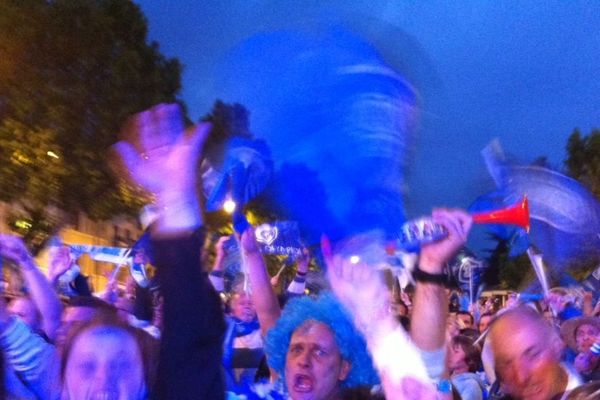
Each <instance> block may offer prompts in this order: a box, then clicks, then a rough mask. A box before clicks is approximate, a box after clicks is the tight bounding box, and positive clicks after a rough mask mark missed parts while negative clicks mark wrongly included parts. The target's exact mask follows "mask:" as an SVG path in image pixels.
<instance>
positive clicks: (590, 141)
mask: <svg viewBox="0 0 600 400" xmlns="http://www.w3.org/2000/svg"><path fill="white" fill-rule="evenodd" d="M565 165H566V167H567V170H568V172H569V174H570V175H571V176H572V177H573V178H575V179H577V180H578V181H580V182H581V183H583V184H584V185H586V186H587V187H588V188H589V189H590V190H591V191H592V192H593V193H594V195H595V196H596V197H597V198H598V199H600V130H599V129H592V131H591V133H590V134H589V135H587V136H582V135H581V132H580V131H579V129H575V130H574V131H573V133H572V134H571V136H569V140H568V142H567V159H566V161H565Z"/></svg>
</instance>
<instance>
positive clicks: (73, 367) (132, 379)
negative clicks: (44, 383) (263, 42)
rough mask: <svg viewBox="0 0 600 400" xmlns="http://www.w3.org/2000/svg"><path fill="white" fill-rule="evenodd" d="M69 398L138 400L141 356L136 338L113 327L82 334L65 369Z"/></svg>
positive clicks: (140, 380)
mask: <svg viewBox="0 0 600 400" xmlns="http://www.w3.org/2000/svg"><path fill="white" fill-rule="evenodd" d="M65 390H66V391H67V392H68V394H69V398H71V399H90V400H91V399H107V400H113V399H114V400H118V399H140V398H142V396H143V394H144V373H143V364H142V356H141V353H140V350H139V348H138V345H137V344H136V342H135V339H134V338H133V337H132V336H131V335H130V334H129V333H127V332H125V331H123V330H120V329H117V328H113V327H98V328H93V329H91V330H87V331H84V332H82V333H81V334H80V335H79V336H78V337H77V338H76V339H75V340H74V342H73V347H72V349H71V352H70V356H69V359H68V360H67V364H66V368H65Z"/></svg>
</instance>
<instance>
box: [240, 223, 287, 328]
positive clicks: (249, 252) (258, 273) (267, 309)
mask: <svg viewBox="0 0 600 400" xmlns="http://www.w3.org/2000/svg"><path fill="white" fill-rule="evenodd" d="M241 243H242V262H245V263H246V266H247V268H248V275H249V279H250V288H251V295H252V302H253V303H254V307H255V308H256V315H257V316H258V322H259V323H260V329H261V332H262V334H263V336H265V335H266V333H267V331H268V330H269V329H271V328H272V327H273V326H274V325H275V323H276V322H277V320H278V319H279V316H280V315H281V309H280V307H279V302H278V301H277V296H276V295H275V291H274V290H273V286H271V278H270V277H269V273H268V272H267V266H266V265H265V261H264V259H263V256H262V254H261V253H260V251H259V248H258V243H257V242H256V237H255V236H254V229H252V228H248V229H246V230H245V231H244V233H242V236H241Z"/></svg>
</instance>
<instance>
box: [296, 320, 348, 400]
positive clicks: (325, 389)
mask: <svg viewBox="0 0 600 400" xmlns="http://www.w3.org/2000/svg"><path fill="white" fill-rule="evenodd" d="M349 371H350V364H349V363H348V361H346V360H344V359H342V356H341V354H340V351H339V349H338V346H337V344H336V342H335V338H334V336H333V333H332V332H331V330H330V329H329V328H328V327H327V325H325V324H323V323H322V322H317V321H307V322H305V323H304V324H302V325H301V326H300V327H299V328H298V329H296V331H295V332H294V334H293V335H292V338H291V340H290V347H289V348H288V353H287V357H286V361H285V383H286V386H287V389H288V391H289V394H290V397H291V398H292V399H293V400H328V399H333V398H335V396H336V395H337V394H338V391H339V384H340V382H341V381H343V380H344V379H346V377H347V376H348V372H349Z"/></svg>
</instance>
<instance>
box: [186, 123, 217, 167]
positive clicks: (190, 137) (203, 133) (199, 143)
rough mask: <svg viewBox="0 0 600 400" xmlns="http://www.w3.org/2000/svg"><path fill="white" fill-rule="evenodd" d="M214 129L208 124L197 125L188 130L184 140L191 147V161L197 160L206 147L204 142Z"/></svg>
mask: <svg viewBox="0 0 600 400" xmlns="http://www.w3.org/2000/svg"><path fill="white" fill-rule="evenodd" d="M211 129H212V125H211V124H210V123H208V122H203V123H199V124H196V125H194V126H192V127H191V128H189V129H188V132H187V133H188V134H186V135H184V137H183V138H184V140H185V141H186V143H187V144H188V145H189V146H190V151H191V154H190V156H191V159H193V160H196V159H197V158H198V157H199V156H200V154H201V152H202V148H203V147H204V142H205V141H206V138H207V137H208V134H209V133H210V131H211Z"/></svg>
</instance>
